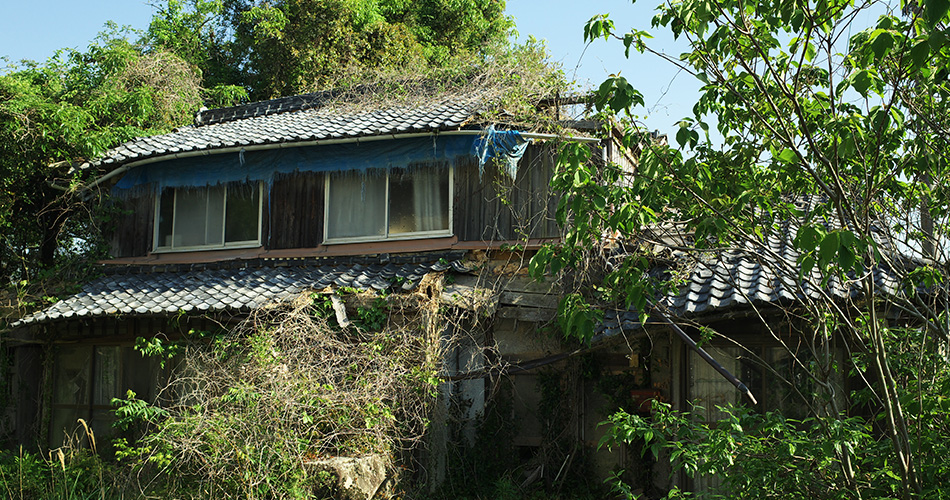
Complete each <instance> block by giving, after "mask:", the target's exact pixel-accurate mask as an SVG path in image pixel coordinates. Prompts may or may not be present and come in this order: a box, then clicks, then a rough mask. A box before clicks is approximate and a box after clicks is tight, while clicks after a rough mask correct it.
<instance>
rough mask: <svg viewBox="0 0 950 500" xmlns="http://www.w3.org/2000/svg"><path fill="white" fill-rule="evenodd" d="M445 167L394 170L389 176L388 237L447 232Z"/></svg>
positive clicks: (447, 186)
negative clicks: (427, 232)
mask: <svg viewBox="0 0 950 500" xmlns="http://www.w3.org/2000/svg"><path fill="white" fill-rule="evenodd" d="M448 205H449V170H448V168H447V167H441V168H440V167H423V168H414V169H412V170H404V169H397V170H393V171H392V172H391V173H390V174H389V233H390V234H404V233H416V232H425V231H445V230H448V229H449V210H448Z"/></svg>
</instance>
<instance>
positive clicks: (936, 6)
mask: <svg viewBox="0 0 950 500" xmlns="http://www.w3.org/2000/svg"><path fill="white" fill-rule="evenodd" d="M947 10H950V0H925V1H924V18H925V19H926V20H927V26H928V27H929V28H930V29H933V28H934V27H935V26H937V23H939V22H940V21H941V20H942V19H943V17H944V16H945V15H947Z"/></svg>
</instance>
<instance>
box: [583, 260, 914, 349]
mask: <svg viewBox="0 0 950 500" xmlns="http://www.w3.org/2000/svg"><path fill="white" fill-rule="evenodd" d="M770 246H772V245H770ZM773 250H778V252H777V254H776V255H778V256H779V257H780V259H781V260H774V259H773V257H764V256H763V255H762V254H759V253H752V252H742V251H734V252H728V253H724V254H722V255H720V256H718V257H716V258H709V259H706V260H703V261H701V262H698V263H696V264H695V265H694V266H693V267H692V269H691V270H690V272H689V273H688V276H689V277H688V278H687V279H686V280H685V281H684V283H683V284H682V285H680V286H679V287H678V288H677V290H676V291H675V292H673V293H670V294H668V295H666V296H664V297H662V298H661V299H660V300H658V301H657V303H656V305H657V307H658V308H659V309H661V310H662V311H663V312H664V313H665V314H666V315H667V316H670V317H674V318H700V317H702V316H705V315H712V314H716V313H724V312H727V311H732V310H736V309H740V308H743V307H748V306H749V305H750V304H752V305H758V306H762V305H778V306H785V305H790V304H792V303H794V302H796V301H799V300H802V299H805V298H807V299H820V298H821V297H822V296H823V294H827V295H828V296H830V297H831V298H833V299H845V298H854V297H857V296H860V295H861V291H860V290H859V289H857V288H856V287H854V286H850V285H848V284H847V283H843V282H842V281H841V280H839V279H837V278H832V279H831V280H829V282H828V284H827V286H825V287H822V286H821V285H820V283H821V276H820V275H819V273H818V271H817V270H813V272H812V273H811V276H809V277H808V279H806V280H803V281H801V282H800V281H799V279H798V272H797V271H796V269H797V265H796V259H797V257H798V255H797V251H796V250H795V249H794V248H792V246H791V245H784V244H783V245H781V246H780V248H777V249H776V248H773ZM874 280H875V283H876V285H877V288H878V290H879V291H880V292H881V293H885V294H892V293H896V292H897V291H898V287H899V282H898V279H897V277H896V274H895V273H893V272H891V271H890V270H889V269H887V268H883V267H879V268H877V269H875V270H874ZM639 327H640V318H639V314H638V313H637V311H635V310H632V309H631V310H626V311H623V310H620V311H618V310H608V311H607V312H606V314H605V318H604V322H603V324H602V326H601V330H602V333H606V334H607V335H608V336H609V335H611V334H613V333H618V332H619V331H621V330H626V331H631V330H634V329H637V328H639Z"/></svg>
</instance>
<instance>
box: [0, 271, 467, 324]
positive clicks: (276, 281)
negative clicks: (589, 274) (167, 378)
mask: <svg viewBox="0 0 950 500" xmlns="http://www.w3.org/2000/svg"><path fill="white" fill-rule="evenodd" d="M446 257H449V259H446ZM458 257H459V255H455V254H451V255H450V254H446V255H445V256H444V257H442V258H440V257H439V256H432V255H425V256H412V257H408V256H407V257H394V258H392V259H389V258H383V259H376V260H373V259H366V258H364V259H347V260H329V259H297V260H280V261H278V260H258V261H237V262H220V263H214V264H206V265H188V266H161V267H156V268H143V267H140V266H138V267H123V268H121V269H116V270H111V271H109V272H108V273H107V274H106V275H105V276H102V277H100V278H98V279H95V280H93V281H91V282H89V283H87V284H86V285H85V286H84V287H83V289H82V291H81V292H79V293H77V294H75V295H73V296H71V297H68V298H66V299H64V300H61V301H59V302H57V303H56V304H53V305H52V306H51V307H49V308H47V309H45V310H43V311H40V312H37V313H34V314H32V315H29V316H27V317H25V318H23V319H21V320H19V321H17V322H16V323H14V324H13V325H11V326H12V327H21V326H28V325H34V324H40V323H48V322H53V321H58V320H67V319H82V318H95V317H102V316H115V315H174V314H179V313H192V314H196V313H197V314H202V313H214V312H225V311H230V312H234V313H240V312H247V311H250V310H253V309H257V308H259V307H263V306H265V305H267V304H272V303H277V302H282V301H286V300H292V299H293V298H294V297H296V296H298V295H299V294H300V293H302V292H306V291H307V290H322V289H324V288H327V287H352V288H356V289H361V290H377V291H381V290H389V289H394V288H395V289H402V290H412V289H413V288H415V287H416V286H417V285H418V284H419V282H420V281H421V280H422V278H423V277H425V276H426V275H427V274H429V273H433V272H440V271H445V270H448V269H450V268H455V269H457V270H464V269H463V268H462V267H461V264H460V263H459V262H458V260H456V259H457V258H458Z"/></svg>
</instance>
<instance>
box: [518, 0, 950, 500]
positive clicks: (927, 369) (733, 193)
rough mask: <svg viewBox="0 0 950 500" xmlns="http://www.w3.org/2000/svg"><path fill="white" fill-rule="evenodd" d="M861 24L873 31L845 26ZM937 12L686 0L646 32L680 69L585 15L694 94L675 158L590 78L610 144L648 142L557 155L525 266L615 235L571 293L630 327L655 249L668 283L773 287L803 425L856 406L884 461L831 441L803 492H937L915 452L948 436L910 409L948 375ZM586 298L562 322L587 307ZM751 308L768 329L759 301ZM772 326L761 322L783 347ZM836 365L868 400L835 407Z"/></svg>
mask: <svg viewBox="0 0 950 500" xmlns="http://www.w3.org/2000/svg"><path fill="white" fill-rule="evenodd" d="M872 16H873V17H877V21H876V22H875V23H874V24H873V25H870V26H863V25H860V24H859V21H858V20H860V19H865V18H868V17H872ZM878 16H879V17H878ZM948 20H950V19H948V18H947V4H946V2H943V1H937V0H930V1H926V2H922V3H915V2H908V3H907V4H906V5H905V8H904V9H903V10H901V11H900V12H895V11H888V10H886V7H882V6H881V5H879V4H877V3H853V2H849V1H845V0H840V1H839V0H831V1H820V2H776V1H771V0H758V1H752V2H748V1H735V0H712V1H709V0H683V1H679V2H670V3H667V4H664V5H660V6H659V7H658V13H657V15H656V17H655V18H654V19H653V23H652V24H653V28H655V29H665V30H669V31H670V32H671V33H672V34H673V35H674V37H676V38H678V39H680V40H682V41H683V43H684V44H685V45H686V46H687V50H686V51H685V52H684V53H683V54H682V55H681V56H680V57H679V58H675V57H670V56H665V55H663V54H660V53H659V52H657V51H655V50H654V49H653V48H652V47H651V45H650V43H651V39H650V36H649V34H648V33H647V32H645V31H641V30H636V29H634V30H632V31H630V32H629V33H620V32H618V31H617V30H616V28H615V26H614V24H613V21H612V20H611V19H610V18H609V17H608V16H597V17H595V18H593V19H591V20H590V22H589V23H588V24H587V27H586V28H585V37H586V38H587V39H588V40H589V41H594V40H596V39H599V38H604V39H607V40H611V39H616V40H618V41H620V42H621V43H622V44H623V46H624V49H625V50H626V52H627V54H628V56H629V55H630V54H637V53H642V54H652V55H659V56H661V57H664V58H665V60H667V61H669V62H670V63H672V64H675V65H677V66H678V67H680V68H681V69H683V71H685V72H687V73H689V74H692V75H693V76H695V77H696V78H697V79H698V80H699V81H700V82H702V84H703V87H702V92H701V95H700V97H699V99H698V101H697V102H696V104H695V106H694V107H693V115H692V116H688V117H684V118H683V119H682V120H681V122H680V128H679V130H678V132H677V133H676V134H675V145H673V146H670V145H667V144H666V143H664V142H662V141H653V140H652V139H651V138H650V137H649V136H648V135H647V134H645V133H643V132H642V131H641V130H642V129H641V128H639V127H638V126H637V125H636V124H635V122H634V119H635V117H634V115H633V112H634V110H635V109H636V108H637V106H642V105H643V100H644V98H643V96H641V94H640V93H639V92H638V91H636V89H634V87H633V86H632V84H631V83H630V82H628V81H627V80H625V79H623V78H622V77H619V76H612V77H611V78H609V79H608V80H607V81H606V82H604V84H603V85H601V86H600V88H599V89H598V91H597V96H596V98H595V104H596V106H597V109H598V111H600V112H602V113H604V114H605V115H609V116H612V117H614V119H615V120H617V123H619V124H621V126H626V127H627V130H626V133H625V137H624V138H623V142H624V143H625V144H627V145H628V146H636V147H642V148H643V152H642V155H641V157H640V161H639V163H638V164H637V165H636V166H635V167H634V168H632V169H626V170H625V169H623V168H621V167H620V166H618V165H607V166H600V165H594V164H592V163H591V162H589V161H588V157H589V153H587V152H585V151H584V150H583V149H582V148H578V147H576V146H568V147H565V148H563V152H562V155H561V158H560V161H559V170H558V173H557V178H556V179H555V181H554V183H555V185H557V186H559V187H560V188H562V189H563V190H564V196H563V198H562V200H561V204H560V207H559V212H558V217H559V220H560V221H561V222H562V223H566V222H567V221H571V223H572V225H571V226H570V229H569V231H568V234H567V238H566V239H565V242H564V244H562V245H558V246H552V247H550V248H548V249H545V250H543V251H541V252H539V253H538V255H537V256H536V257H535V260H534V261H533V262H532V268H533V269H534V271H535V274H539V273H540V272H543V271H544V270H546V269H549V268H550V269H553V270H555V271H556V270H557V268H564V267H571V266H574V265H576V264H578V263H579V262H582V261H583V260H584V259H589V258H590V256H591V254H592V252H590V251H589V250H588V249H589V248H591V247H594V248H603V247H605V246H608V245H609V242H607V241H605V238H606V237H610V238H618V239H620V240H621V241H625V242H627V244H626V245H625V250H626V254H625V255H623V256H618V257H616V258H610V259H604V258H603V254H602V253H601V254H596V253H594V255H595V256H596V255H599V257H598V258H599V259H600V261H599V263H600V265H601V266H602V267H603V268H604V269H605V272H606V273H607V277H606V278H605V280H604V286H595V285H588V286H587V287H586V288H582V289H581V290H580V292H581V293H582V295H583V296H584V297H585V298H586V301H589V302H594V303H595V304H596V305H597V306H601V307H602V306H612V307H620V308H626V307H631V306H632V307H634V308H635V309H636V310H638V311H640V312H641V314H642V315H643V316H644V319H646V318H645V316H647V315H649V314H659V313H662V311H660V310H656V309H655V308H653V307H652V302H651V301H652V300H653V299H654V298H656V297H657V295H658V294H660V293H663V290H662V287H661V285H660V284H659V281H658V280H656V279H655V278H654V275H653V274H651V272H652V271H653V270H654V269H656V267H657V263H658V261H659V260H661V258H665V255H668V254H665V255H657V254H656V253H655V252H654V250H655V249H657V248H659V249H662V250H663V251H666V252H669V251H670V250H673V251H674V252H675V255H676V259H675V261H674V262H673V263H672V264H670V263H669V262H667V263H666V269H667V270H668V273H669V274H670V275H671V276H666V277H665V278H668V279H664V280H663V282H665V283H667V284H671V283H672V284H673V285H675V284H676V283H677V279H681V278H683V277H684V276H681V275H680V274H681V271H682V270H689V269H692V268H693V267H694V266H695V265H696V264H697V263H700V262H705V261H710V260H711V259H715V258H716V256H717V255H724V254H725V252H729V253H730V255H745V256H748V258H751V259H754V260H756V261H757V262H758V263H759V264H760V265H761V266H763V268H768V269H770V270H771V272H774V273H776V274H778V275H781V276H785V277H788V278H789V283H788V285H787V287H788V289H789V291H791V292H792V293H794V294H795V295H796V296H797V297H798V300H797V301H796V302H795V304H794V305H792V306H789V307H788V308H787V309H786V310H785V313H784V317H782V318H781V321H780V323H782V324H785V325H790V328H791V329H792V330H793V331H794V332H795V334H796V335H798V336H799V338H801V343H802V345H804V346H805V351H807V352H808V359H811V360H814V362H809V363H807V364H806V363H805V361H804V359H805V358H800V357H795V358H794V359H796V360H797V361H796V362H797V363H798V364H799V365H800V366H801V367H802V368H805V369H806V371H807V373H808V376H809V377H810V381H809V383H810V384H813V386H814V387H816V388H817V389H816V390H817V393H816V394H812V393H811V392H808V391H804V392H803V393H802V396H804V398H803V404H806V405H807V406H808V407H809V409H810V411H811V412H812V416H813V417H814V418H816V419H818V418H822V419H828V420H827V421H824V420H822V421H819V420H811V421H809V425H808V426H807V427H814V428H815V429H816V432H820V435H821V436H823V439H822V440H821V441H822V442H828V441H829V440H832V441H833V440H834V439H837V438H836V434H835V432H836V431H835V429H840V428H843V426H844V427H848V426H850V425H851V423H852V420H851V419H850V417H848V416H847V415H848V414H849V412H851V413H856V412H860V413H865V414H867V415H868V418H867V420H865V424H869V423H872V422H873V423H875V424H876V425H879V428H878V429H877V432H874V433H873V435H874V436H875V438H879V439H883V441H880V442H881V443H885V444H887V446H881V447H877V448H876V449H877V450H878V452H879V453H880V456H881V457H882V458H883V460H885V461H886V464H888V465H887V466H886V467H884V466H883V465H881V463H880V462H873V461H865V457H864V456H863V454H862V455H858V454H857V452H856V451H855V450H853V449H850V448H848V447H834V448H833V449H832V450H831V451H832V452H833V456H829V457H827V458H828V459H830V460H832V462H831V463H833V464H835V465H836V466H837V467H838V468H839V472H838V473H836V474H835V475H833V476H828V475H827V474H826V473H825V472H819V471H817V470H815V469H811V473H812V474H814V475H817V476H819V477H814V478H812V479H811V480H815V481H817V480H818V479H820V478H822V477H823V478H825V479H829V480H833V482H834V483H835V485H834V488H832V487H830V486H828V489H831V490H833V491H850V492H852V493H851V495H852V496H854V497H856V498H864V497H872V496H874V495H876V494H885V495H893V496H900V497H903V498H912V497H916V496H921V495H927V494H933V491H935V490H934V489H935V488H938V486H937V485H938V484H939V480H937V479H935V478H936V477H937V476H935V475H934V474H933V473H932V471H933V470H934V469H931V467H932V466H933V464H932V461H933V460H935V456H934V455H930V454H929V452H927V451H926V450H928V449H930V448H932V447H934V446H936V443H939V442H940V440H941V438H938V436H939V435H941V433H944V432H945V431H946V430H947V429H946V428H945V427H944V426H943V425H942V424H941V425H937V426H936V428H931V429H932V430H931V431H930V432H934V434H929V436H930V437H929V438H927V439H924V436H925V435H926V434H927V432H925V431H924V429H925V428H929V426H928V425H927V424H925V422H926V421H927V419H926V418H924V417H925V416H927V415H929V414H928V413H926V412H924V408H925V407H927V404H928V403H926V402H927V401H932V400H933V398H935V397H938V395H937V394H938V393H934V392H931V391H930V390H928V388H929V387H931V382H932V381H933V380H941V379H942V378H943V377H944V376H945V371H946V368H945V363H943V364H934V363H933V362H932V361H930V356H925V355H922V354H923V353H928V352H935V353H940V352H946V349H947V341H948V339H950V330H948V327H947V325H948V323H947V322H946V317H947V316H948V314H947V311H946V302H945V300H941V299H940V297H938V296H939V295H940V293H936V291H937V290H941V289H942V288H943V287H944V286H945V284H946V282H947V277H948V276H947V271H946V265H945V264H946V262H947V261H948V255H947V250H948V247H947V241H948V240H947V230H948V223H950V219H948V216H950V197H948V196H947V194H948V193H947V190H946V188H945V186H946V185H947V182H946V178H947V175H948V172H950V170H948V161H947V159H948V154H947V152H948V148H947V145H948V143H947V140H948V134H947V130H948V129H947V127H946V125H945V123H946V122H945V117H946V116H947V109H946V102H947V97H948V92H950V88H948V87H947V83H946V75H947V73H948V68H950V46H948V40H950V38H948V36H947V35H948V34H950V31H948V28H947V25H948V24H947V21H948ZM712 127H715V132H713V131H712V129H711V128H712ZM598 178H599V179H603V181H602V182H600V183H598V182H595V179H598ZM788 231H790V232H791V234H787V233H786V232H788ZM767 240H768V241H783V240H784V241H788V242H789V243H790V244H791V245H793V246H794V249H795V251H796V252H797V254H798V255H799V258H798V260H797V262H785V261H783V260H782V258H781V256H780V255H777V254H775V253H774V252H773V250H772V249H771V248H770V247H769V246H767V245H765V244H764V242H765V241H767ZM883 275H887V276H890V277H891V279H892V280H893V281H891V283H892V284H893V286H888V285H887V283H888V281H887V280H882V276H883ZM667 286H669V285H667ZM835 290H838V291H837V292H835ZM842 290H844V291H846V292H842ZM582 302H584V301H577V300H575V301H574V302H573V304H572V306H571V307H569V308H567V309H568V310H566V311H565V313H567V315H568V317H570V316H571V314H574V313H572V311H584V310H588V309H589V308H590V307H591V306H589V305H587V304H584V303H582ZM897 311H899V313H898V312H897ZM885 312H890V316H887V317H885ZM753 313H755V314H757V315H758V317H759V318H764V316H763V315H764V314H765V312H764V311H763V310H761V309H759V308H755V307H754V305H753ZM775 324H776V323H775V322H769V321H765V320H763V321H761V326H762V327H763V328H764V329H765V330H766V331H767V332H769V336H770V337H771V338H772V341H773V342H774V344H775V345H778V346H783V345H785V344H784V343H783V338H782V335H781V334H780V333H779V332H778V331H777V330H775V329H774V326H775ZM898 331H900V332H902V333H903V334H907V338H909V339H913V341H911V342H910V344H908V343H907V341H906V340H907V339H906V338H905V339H903V340H899V339H901V335H900V334H898V333H897V332H898ZM715 333H716V335H720V334H721V333H720V332H715ZM587 335H589V334H586V333H583V332H581V333H580V334H579V336H580V337H581V338H584V337H585V336H587ZM842 341H843V342H844V343H846V345H848V346H849V349H850V351H849V352H850V356H849V357H848V358H847V360H846V361H847V364H846V365H845V366H840V365H838V364H837V362H836V361H835V358H834V356H831V355H830V354H829V353H832V352H835V349H837V347H836V346H840V345H842V344H841V342H842ZM789 353H790V354H792V355H793V356H795V353H794V352H792V350H791V349H789ZM910 353H915V354H917V357H915V356H914V355H911V354H910ZM842 370H851V371H853V373H854V374H855V375H856V378H855V380H857V381H862V380H863V381H865V382H864V383H865V384H866V385H865V389H866V391H867V392H868V393H870V394H872V395H870V396H867V397H866V398H865V399H864V400H860V398H853V399H851V400H850V401H847V400H846V399H845V398H839V397H831V396H830V394H834V393H835V386H834V381H833V378H834V377H835V376H836V374H840V373H841V372H842ZM907 387H914V388H915V389H916V390H915V391H912V393H908V391H906V390H905V388H907ZM814 398H817V399H814ZM816 401H817V403H816ZM858 401H861V402H860V404H859V403H858ZM823 422H824V423H823ZM936 429H940V430H936ZM942 435H943V436H944V438H942V439H945V436H946V434H942ZM814 439H815V440H818V438H817V437H815V438H814ZM918 439H920V440H921V441H918ZM878 466H880V467H878ZM943 469H944V468H943V467H942V466H937V467H936V470H943ZM879 471H889V472H890V473H892V474H894V475H896V476H897V477H898V478H899V481H898V482H897V483H896V484H899V486H898V487H897V488H896V489H895V490H894V491H889V490H888V488H889V486H887V485H893V484H895V483H893V482H889V481H886V480H883V479H882V482H876V480H874V481H872V480H870V479H869V478H872V477H873V478H876V477H877V475H878V474H879ZM822 474H825V475H822ZM935 481H936V482H935ZM879 487H883V488H884V489H885V490H888V491H885V492H883V493H882V492H881V490H879V489H878V488H879Z"/></svg>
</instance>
